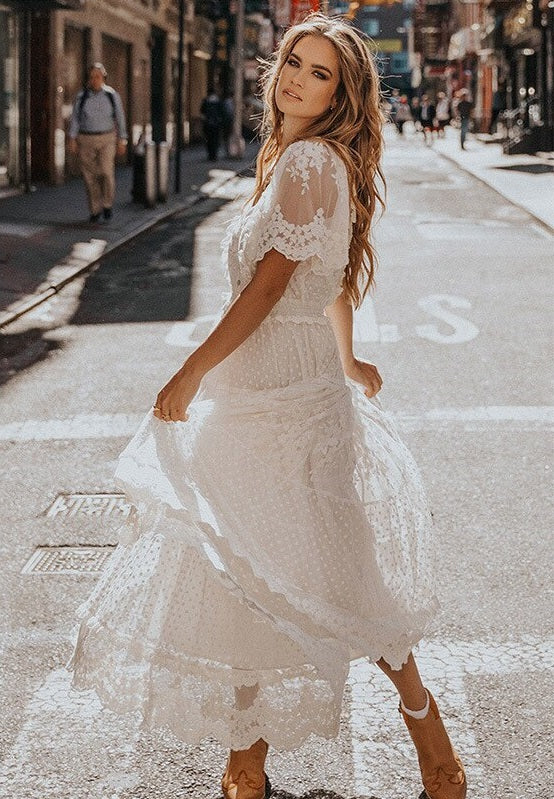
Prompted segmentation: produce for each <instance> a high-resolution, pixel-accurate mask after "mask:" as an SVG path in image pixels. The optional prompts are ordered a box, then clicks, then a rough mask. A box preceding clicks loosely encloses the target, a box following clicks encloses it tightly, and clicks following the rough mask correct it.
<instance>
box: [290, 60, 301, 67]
mask: <svg viewBox="0 0 554 799" xmlns="http://www.w3.org/2000/svg"><path fill="white" fill-rule="evenodd" d="M287 63H288V64H290V65H291V67H297V66H299V64H298V61H297V60H296V58H289V60H288V61H287Z"/></svg>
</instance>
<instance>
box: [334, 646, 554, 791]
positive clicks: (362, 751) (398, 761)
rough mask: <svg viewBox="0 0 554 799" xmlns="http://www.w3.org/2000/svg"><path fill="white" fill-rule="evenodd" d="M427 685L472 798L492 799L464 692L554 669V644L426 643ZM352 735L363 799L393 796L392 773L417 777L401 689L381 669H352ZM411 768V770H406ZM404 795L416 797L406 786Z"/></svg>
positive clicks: (421, 655) (360, 665)
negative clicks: (481, 683)
mask: <svg viewBox="0 0 554 799" xmlns="http://www.w3.org/2000/svg"><path fill="white" fill-rule="evenodd" d="M417 659H418V664H419V667H420V669H421V672H422V674H423V675H424V679H425V681H426V682H427V683H428V685H429V686H431V689H432V690H433V693H434V695H435V698H436V699H437V704H439V706H440V707H441V708H442V714H443V716H444V717H445V720H446V725H447V727H448V730H449V732H450V734H451V737H452V740H453V741H455V743H456V746H457V748H458V749H459V751H460V754H461V756H462V759H463V760H464V761H465V764H466V769H467V775H468V784H470V785H471V796H472V797H473V799H493V797H492V795H491V794H490V793H489V792H488V790H487V786H486V779H485V773H484V770H483V765H482V764H481V762H480V755H479V748H478V745H477V740H476V738H475V734H474V732H473V729H474V719H473V717H472V713H471V709H470V703H469V700H468V696H467V692H466V690H465V678H466V677H481V676H482V677H486V676H500V675H507V674H513V673H516V672H519V671H521V672H528V671H529V670H531V671H548V672H551V671H552V669H553V668H554V638H551V639H546V640H544V641H541V640H539V639H532V638H531V637H524V639H523V640H520V641H511V642H506V643H500V642H491V643H485V642H482V641H468V642H462V641H450V642H449V641H441V642H437V641H425V642H423V643H422V645H421V647H420V651H419V652H418V655H417ZM349 683H350V686H351V691H352V702H351V705H350V730H351V733H352V748H353V760H354V775H355V788H356V795H363V796H379V797H380V796H390V774H391V773H395V774H402V773H405V774H407V775H410V776H409V778H408V779H410V780H411V779H413V775H418V773H419V772H418V768H417V761H416V757H415V754H414V750H413V747H412V745H411V742H410V740H409V738H408V736H407V735H400V734H399V731H400V729H401V728H402V727H403V724H402V723H401V722H400V719H399V715H398V712H397V710H396V708H397V704H398V700H397V698H396V693H395V691H394V688H392V686H391V684H390V683H389V681H388V680H387V678H386V677H385V676H384V675H383V674H382V673H381V672H380V671H379V669H378V668H377V667H376V666H374V665H373V664H371V663H368V662H367V661H365V660H359V661H356V662H355V663H354V664H353V665H352V668H351V671H350V676H349ZM402 763H404V764H405V767H403V766H402ZM404 787H405V791H404V794H402V795H411V794H413V792H414V791H413V788H412V786H411V783H410V782H407V783H406V785H405V786H404Z"/></svg>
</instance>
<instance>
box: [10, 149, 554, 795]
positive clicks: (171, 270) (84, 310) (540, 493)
mask: <svg viewBox="0 0 554 799" xmlns="http://www.w3.org/2000/svg"><path fill="white" fill-rule="evenodd" d="M385 171H386V175H387V177H388V181H389V193H388V210H387V212H386V214H385V216H384V217H383V219H382V221H381V222H380V223H379V225H378V228H377V243H378V249H379V252H380V267H379V271H378V275H377V293H376V295H375V300H374V301H367V302H366V303H365V304H364V307H363V309H362V310H361V311H360V312H359V313H358V314H357V321H356V330H355V338H356V342H357V343H356V347H357V350H358V352H359V353H360V354H361V355H362V356H365V357H367V358H369V359H371V360H373V361H374V362H376V363H377V364H378V366H379V368H380V370H381V373H382V375H383V378H384V386H383V390H382V392H381V395H380V396H381V400H382V402H383V404H384V405H385V406H386V407H387V408H388V409H389V410H390V411H391V412H392V413H393V414H394V415H395V416H396V418H397V420H398V423H399V425H400V427H401V428H402V430H403V433H404V436H405V439H406V441H407V443H408V444H409V446H410V448H411V449H412V451H413V452H414V454H415V455H416V458H417V460H418V462H419V464H420V466H421V468H422V470H423V473H424V476H425V479H426V483H427V486H428V491H429V494H430V500H431V506H432V510H433V514H434V519H435V523H436V529H437V547H438V559H437V561H438V568H439V583H440V600H441V604H442V611H441V614H440V615H439V617H438V618H437V620H436V623H435V625H434V628H433V631H432V635H431V636H430V638H429V640H427V641H425V642H423V643H422V645H421V647H420V653H419V659H420V665H421V668H422V671H423V673H424V675H425V679H426V681H427V683H428V685H429V687H430V688H431V689H432V690H433V691H434V693H435V696H436V697H437V699H438V702H439V705H440V706H441V707H442V708H443V712H444V715H445V717H446V723H447V726H448V727H449V729H450V730H451V733H452V737H453V739H454V740H455V742H456V745H457V746H458V748H459V750H460V752H461V755H462V757H463V759H464V761H465V762H466V764H467V771H468V782H469V786H470V787H469V793H468V796H469V797H471V799H547V797H550V796H551V793H552V791H551V787H549V786H552V784H554V763H553V760H552V741H553V740H554V679H553V667H554V624H553V619H554V607H553V604H554V603H553V580H552V557H553V550H554V546H553V541H552V529H553V528H552V521H553V517H552V505H551V501H552V496H553V492H552V488H553V481H552V442H553V439H552V432H551V430H552V422H553V421H554V408H553V407H552V405H553V403H552V390H551V377H552V372H551V352H552V315H551V307H552V306H551V297H550V296H549V295H551V289H552V265H553V256H552V252H553V237H552V235H551V234H549V233H548V231H547V230H546V229H545V228H544V227H543V226H541V225H539V224H537V223H536V222H535V221H534V220H533V218H532V217H530V216H529V215H528V214H527V213H525V212H524V211H522V210H520V209H518V208H516V207H515V206H513V205H511V204H510V203H508V202H507V201H505V200H503V199H502V198H501V197H500V196H499V195H498V194H496V193H495V192H494V191H492V190H491V189H489V188H487V187H486V186H484V185H483V184H481V183H480V182H479V181H477V180H475V179H473V178H471V177H469V176H468V175H467V174H466V173H464V172H463V171H461V170H460V169H458V168H457V167H456V166H454V165H453V164H452V163H450V162H448V161H446V160H443V159H441V158H440V157H439V156H438V155H437V154H436V153H434V152H433V150H432V149H430V148H426V147H424V146H423V144H422V143H421V142H420V141H419V140H416V139H414V138H411V139H408V140H405V141H400V140H398V139H395V138H394V136H391V137H390V141H389V146H388V151H387V156H386V163H385ZM250 186H251V183H250V181H249V180H247V179H238V178H237V179H236V180H234V181H231V183H229V184H226V186H225V187H224V188H223V189H222V190H220V191H219V195H220V196H218V192H216V194H215V196H212V197H210V198H207V199H205V200H204V201H202V202H200V203H199V204H197V205H196V206H194V207H193V208H192V209H190V210H189V211H186V212H183V213H180V214H178V215H177V216H175V217H174V218H172V219H170V220H169V221H166V222H165V223H163V224H162V225H160V226H158V227H157V228H155V229H154V230H152V231H151V232H149V233H147V234H144V235H143V236H142V237H141V238H140V239H138V240H136V241H135V242H132V243H131V244H129V245H127V246H126V247H125V248H124V249H122V250H119V251H118V253H117V254H116V255H114V256H112V257H107V258H106V259H105V260H104V261H103V262H102V263H101V264H100V267H99V268H98V269H97V270H96V271H95V272H94V273H93V274H92V275H89V276H88V278H84V277H83V278H81V279H79V280H78V281H75V282H74V283H72V284H70V285H68V286H67V287H66V288H65V289H64V290H63V291H62V292H61V293H60V294H59V295H58V296H56V297H55V298H54V299H53V300H51V301H49V303H45V304H43V305H42V306H40V307H39V308H37V309H35V311H33V312H31V313H30V314H28V315H27V316H26V317H24V318H23V319H21V320H19V321H18V322H17V323H14V325H12V326H11V327H8V328H7V329H6V331H5V333H6V337H7V338H6V339H5V346H6V348H7V349H6V351H7V353H8V357H7V358H6V359H5V360H4V361H3V362H2V372H1V375H0V377H1V379H2V382H3V383H4V385H3V400H2V418H1V420H0V452H1V467H0V468H1V472H2V481H1V483H0V492H1V501H2V507H3V513H2V522H3V524H2V536H1V538H0V547H1V556H2V561H1V563H2V566H1V580H2V586H3V587H2V598H3V613H2V618H1V621H0V625H1V627H0V630H1V638H0V642H1V647H2V664H3V665H2V681H1V686H0V702H1V705H2V708H3V713H2V717H1V721H0V745H1V750H2V766H1V767H0V796H1V797H6V799H8V798H9V799H177V797H195V799H216V797H218V796H219V795H220V794H219V788H218V786H219V779H220V775H221V772H222V771H223V768H224V760H225V753H224V752H223V751H222V750H221V748H220V747H219V746H218V745H216V744H213V743H211V742H205V743H204V744H203V745H202V746H199V747H195V748H190V747H187V746H184V745H182V744H180V743H179V742H177V741H175V740H174V739H172V738H171V737H169V736H167V735H165V734H163V733H158V732H156V733H145V732H141V731H139V730H138V728H137V725H136V722H135V720H134V719H130V718H118V717H116V716H114V715H112V714H111V713H108V712H102V711H101V709H100V705H99V704H98V702H97V701H96V700H95V699H94V697H91V696H89V695H87V694H76V693H73V692H71V693H70V692H69V691H68V686H69V675H68V673H67V672H66V671H65V669H64V664H65V663H66V661H67V660H68V658H69V656H70V653H71V644H72V640H73V636H74V634H75V618H74V612H75V609H76V607H77V606H78V604H80V602H81V601H83V600H84V599H85V597H86V596H87V595H88V594H89V592H90V591H91V589H92V586H93V584H94V582H95V580H96V575H95V573H94V569H95V568H96V569H97V568H100V567H101V563H102V561H103V560H105V559H106V558H107V557H109V554H110V552H111V551H112V548H111V547H110V545H113V544H115V542H116V539H117V529H118V527H119V525H120V524H121V521H122V519H123V518H124V515H125V513H126V511H127V509H126V507H125V505H124V504H123V503H122V502H121V499H120V497H118V496H113V494H117V489H116V487H115V486H114V483H113V477H112V474H113V470H114V465H115V461H116V458H117V456H118V454H119V452H120V451H121V450H122V448H123V447H124V445H125V442H126V440H127V439H128V437H129V436H130V435H131V434H132V432H133V430H134V429H135V428H136V426H137V424H138V422H139V420H140V419H141V417H142V415H143V414H144V413H145V411H146V410H147V409H148V408H149V406H150V405H151V404H152V402H153V400H154V398H155V396H156V393H157V390H158V389H159V387H160V386H161V385H162V384H163V383H164V382H165V381H166V379H167V378H168V377H169V376H170V375H171V374H172V372H173V371H174V370H175V369H176V368H177V367H178V366H179V365H180V364H181V363H182V360H183V358H184V356H185V354H186V352H188V351H190V348H192V347H194V346H195V342H198V341H200V340H201V339H202V337H203V336H205V334H206V333H207V332H208V331H209V329H210V327H211V325H212V324H213V320H214V318H215V315H216V314H217V310H218V307H219V305H220V302H221V293H222V289H223V288H224V285H225V283H224V276H223V275H222V271H221V267H220V265H219V243H220V241H221V238H222V235H223V231H224V228H225V225H226V223H227V222H228V220H229V219H230V218H231V216H232V215H233V214H234V213H235V212H236V211H237V209H238V208H240V205H241V203H242V201H243V197H244V194H245V192H248V190H249V188H250ZM83 494H86V495H112V496H96V497H88V498H87V497H83V496H81V495H83ZM64 495H76V496H73V497H72V496H64ZM77 546H82V547H89V548H90V547H92V549H87V550H72V549H70V547H77ZM37 547H44V548H47V549H45V550H41V552H39V553H38V554H37V555H36V557H35V560H34V561H33V562H31V563H30V562H29V561H30V559H31V558H32V556H33V555H34V553H35V551H36V549H37ZM55 547H63V548H64V549H62V550H61V554H60V553H57V551H56V550H55V549H49V548H55ZM41 553H44V554H45V557H46V560H42V561H41V560H40V557H39V556H40V555H41ZM56 558H58V559H57V560H56ZM41 563H42V564H43V566H42V567H41V565H40V564H41ZM37 564H38V565H37ZM49 564H50V566H49ZM87 569H88V571H87ZM22 570H25V571H24V573H22ZM268 772H269V774H270V777H271V780H272V783H273V785H274V788H275V793H274V794H273V795H274V796H275V798H276V799H301V798H302V799H362V797H364V798H365V799H367V798H368V797H372V798H373V799H412V798H413V799H415V797H417V796H418V795H419V792H420V790H421V787H420V782H419V776H418V770H417V762H416V759H415V755H414V753H413V751H412V749H411V745H410V742H409V739H408V735H407V733H406V732H405V730H404V729H403V726H402V724H401V721H400V718H399V714H398V712H397V709H396V700H395V696H394V692H393V690H391V688H390V687H389V685H388V684H387V683H386V680H385V678H384V677H382V675H381V674H380V673H378V671H377V670H376V668H375V667H373V666H371V665H370V664H367V663H366V662H364V661H360V662H358V663H356V664H354V665H353V668H352V672H351V676H350V680H349V686H348V689H347V693H346V696H345V702H344V712H343V723H342V730H341V735H340V737H339V739H338V740H337V741H330V742H321V741H312V742H310V743H308V744H306V745H305V746H304V747H303V748H302V749H301V750H300V751H298V752H296V753H287V754H277V753H274V752H272V753H271V754H270V757H269V760H268Z"/></svg>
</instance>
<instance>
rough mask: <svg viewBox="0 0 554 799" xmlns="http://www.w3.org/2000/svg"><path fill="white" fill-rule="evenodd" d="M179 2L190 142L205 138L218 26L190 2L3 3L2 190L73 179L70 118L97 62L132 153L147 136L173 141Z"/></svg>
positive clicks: (186, 130) (0, 38)
mask: <svg viewBox="0 0 554 799" xmlns="http://www.w3.org/2000/svg"><path fill="white" fill-rule="evenodd" d="M181 2H182V7H183V11H184V37H183V42H184V50H183V62H184V65H183V67H184V82H183V86H184V89H183V97H182V98H181V103H182V108H183V138H184V141H185V142H188V141H191V140H192V139H194V138H195V137H198V136H199V135H200V130H201V121H200V117H201V115H200V105H201V102H202V98H203V97H204V96H205V93H206V91H207V87H208V82H209V80H210V69H211V64H212V57H213V46H214V23H213V21H212V20H211V19H209V18H208V17H207V16H204V15H203V14H202V13H196V10H195V3H194V0H25V2H22V1H21V0H5V1H4V0H0V64H1V66H2V70H1V72H0V91H1V95H0V96H2V98H3V112H4V113H3V114H2V115H0V191H1V190H3V189H4V190H5V189H6V188H7V187H10V186H11V187H21V186H23V187H25V188H27V189H28V190H29V189H30V188H31V185H32V183H35V182H48V183H62V182H64V181H65V180H66V178H67V177H68V176H70V175H71V174H73V173H74V172H75V170H76V164H75V162H74V159H73V158H72V157H71V155H70V154H69V152H68V148H67V132H68V127H69V120H70V117H71V111H72V107H73V102H74V100H75V96H76V94H77V92H78V91H79V90H80V89H81V88H82V87H83V85H84V84H85V82H86V78H87V71H88V67H89V65H90V64H91V63H93V62H96V61H101V62H102V63H103V64H104V65H105V67H106V69H107V72H108V77H107V82H108V83H109V84H110V85H111V86H113V87H114V88H115V89H116V90H117V91H118V92H119V93H120V95H121V98H122V101H123V106H124V109H125V113H126V117H127V124H128V130H129V137H130V147H129V154H130V152H131V148H132V145H133V144H136V142H137V141H138V140H139V138H140V137H141V136H146V137H148V138H152V139H153V140H154V141H162V140H165V141H169V142H173V140H174V138H175V120H176V106H177V101H178V98H177V77H178V52H179V10H180V4H181ZM199 5H201V4H200V3H199ZM200 11H202V9H200Z"/></svg>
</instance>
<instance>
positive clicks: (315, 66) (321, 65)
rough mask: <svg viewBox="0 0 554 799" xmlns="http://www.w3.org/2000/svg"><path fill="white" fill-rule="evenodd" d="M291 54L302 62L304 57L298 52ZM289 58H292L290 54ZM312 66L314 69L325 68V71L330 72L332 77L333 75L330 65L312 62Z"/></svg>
mask: <svg viewBox="0 0 554 799" xmlns="http://www.w3.org/2000/svg"><path fill="white" fill-rule="evenodd" d="M291 56H292V57H293V58H296V60H297V61H300V63H302V59H301V58H300V56H299V55H297V54H296V53H291ZM289 58H290V56H289ZM312 68H313V69H323V70H325V72H328V73H329V75H331V77H333V73H332V72H331V70H330V69H329V67H324V66H323V64H312Z"/></svg>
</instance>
